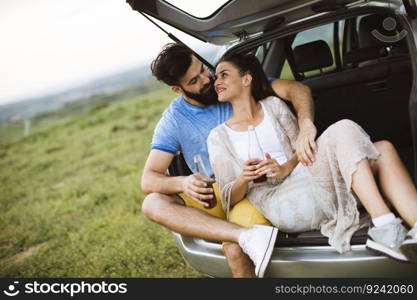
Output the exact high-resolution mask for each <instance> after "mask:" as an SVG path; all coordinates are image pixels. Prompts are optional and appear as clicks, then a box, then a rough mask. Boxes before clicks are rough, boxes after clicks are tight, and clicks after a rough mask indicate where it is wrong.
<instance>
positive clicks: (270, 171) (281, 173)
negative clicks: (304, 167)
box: [256, 153, 289, 179]
mask: <svg viewBox="0 0 417 300" xmlns="http://www.w3.org/2000/svg"><path fill="white" fill-rule="evenodd" d="M265 158H266V159H265V160H263V161H262V162H260V163H259V164H258V165H257V166H256V168H257V171H256V173H257V174H259V175H260V176H262V175H265V174H266V177H275V178H278V179H284V178H285V177H287V176H288V174H289V170H288V168H286V167H285V165H280V164H279V163H278V162H277V161H276V160H275V159H273V158H271V155H270V154H269V153H265Z"/></svg>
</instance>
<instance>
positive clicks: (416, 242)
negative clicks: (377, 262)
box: [400, 224, 417, 263]
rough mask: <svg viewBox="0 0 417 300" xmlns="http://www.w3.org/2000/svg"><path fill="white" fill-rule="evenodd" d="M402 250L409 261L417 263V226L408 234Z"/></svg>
mask: <svg viewBox="0 0 417 300" xmlns="http://www.w3.org/2000/svg"><path fill="white" fill-rule="evenodd" d="M400 249H401V252H402V253H404V255H405V256H406V257H407V258H408V260H409V261H412V262H415V263H417V224H416V225H414V227H413V228H411V230H410V231H409V232H408V233H407V235H406V237H405V240H404V242H403V243H402V244H401V246H400Z"/></svg>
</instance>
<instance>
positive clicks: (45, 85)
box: [0, 0, 225, 105]
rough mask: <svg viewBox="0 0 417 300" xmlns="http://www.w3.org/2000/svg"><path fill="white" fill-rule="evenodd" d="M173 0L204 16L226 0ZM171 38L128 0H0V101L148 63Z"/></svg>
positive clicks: (197, 45) (192, 41)
mask: <svg viewBox="0 0 417 300" xmlns="http://www.w3.org/2000/svg"><path fill="white" fill-rule="evenodd" d="M171 2H172V3H173V4H175V5H176V6H178V7H180V8H182V9H186V10H187V11H189V12H191V13H192V14H194V15H196V16H199V17H204V16H206V15H207V13H210V12H213V11H214V10H215V9H216V8H217V7H219V6H220V5H221V4H222V3H223V2H225V1H224V0H211V1H198V6H196V5H195V3H196V2H197V1H196V0H171ZM170 32H172V33H174V34H177V35H178V36H179V37H180V38H181V39H183V40H184V42H185V43H186V44H188V45H190V46H191V47H193V48H195V49H199V50H201V49H205V48H206V49H208V48H210V46H208V45H207V44H205V43H202V42H200V41H198V40H196V39H194V38H190V37H188V36H185V35H184V34H181V33H178V31H176V30H170ZM168 42H171V40H170V39H169V38H168V37H167V36H166V34H165V33H163V32H162V31H161V30H159V29H158V28H157V27H156V26H155V25H153V24H151V23H150V22H149V21H148V20H146V19H145V18H144V17H143V16H142V15H140V14H139V13H138V12H136V11H133V10H132V9H131V7H130V6H129V4H127V3H126V1H125V0H0V105H1V104H5V103H10V102H13V101H18V100H21V99H24V98H27V97H35V96H40V95H43V94H48V93H50V92H53V91H54V90H60V89H64V88H66V87H70V86H74V85H79V84H82V83H83V82H86V81H88V80H91V79H93V78H97V77H100V76H105V75H109V74H111V73H115V72H117V71H122V70H125V69H128V68H129V67H135V66H139V65H146V64H148V65H149V64H150V62H151V60H152V59H153V58H154V57H155V56H156V54H157V53H158V52H159V50H160V49H161V48H162V47H163V45H165V44H166V43H168Z"/></svg>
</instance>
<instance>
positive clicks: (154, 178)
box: [141, 149, 213, 206]
mask: <svg viewBox="0 0 417 300" xmlns="http://www.w3.org/2000/svg"><path fill="white" fill-rule="evenodd" d="M173 158H174V155H173V154H172V153H169V152H165V151H161V150H156V149H153V150H151V152H150V153H149V156H148V159H147V160H146V163H145V166H144V168H143V173H142V180H141V187H142V191H143V192H144V193H146V194H149V193H161V194H177V193H184V194H186V195H188V196H189V197H191V198H192V199H193V200H195V201H197V202H199V203H201V204H203V205H205V206H208V203H207V202H204V201H203V200H209V199H211V198H212V195H211V194H210V193H212V192H213V190H212V189H210V188H205V187H206V186H207V184H206V182H205V181H203V180H202V177H201V176H200V175H199V174H192V175H190V176H167V175H165V171H166V170H167V169H168V166H169V165H170V163H171V162H172V159H173ZM208 194H209V195H208Z"/></svg>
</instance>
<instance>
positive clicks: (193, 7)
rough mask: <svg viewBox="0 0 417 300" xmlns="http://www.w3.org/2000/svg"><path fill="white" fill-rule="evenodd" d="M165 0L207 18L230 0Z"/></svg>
mask: <svg viewBox="0 0 417 300" xmlns="http://www.w3.org/2000/svg"><path fill="white" fill-rule="evenodd" d="M164 1H165V2H167V3H169V4H171V5H173V6H175V7H177V8H179V9H181V10H182V11H184V12H186V13H188V14H190V15H192V16H194V17H197V18H207V17H209V16H211V15H212V14H213V13H214V12H216V10H218V9H219V8H220V7H222V6H223V5H224V4H226V3H227V2H230V0H210V1H198V4H197V3H196V1H190V0H164Z"/></svg>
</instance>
